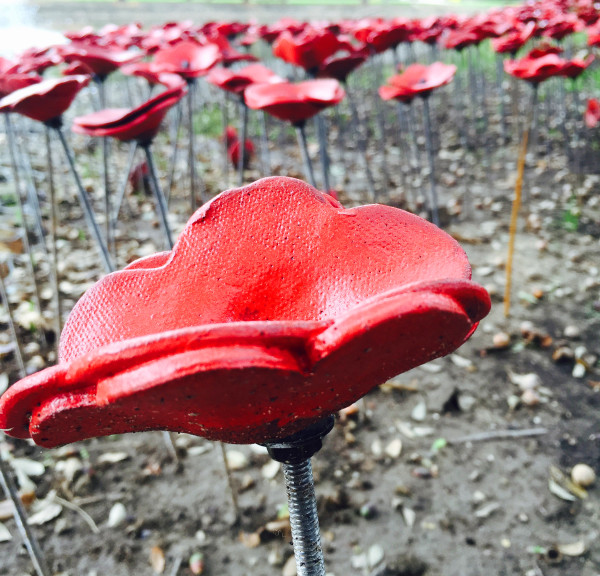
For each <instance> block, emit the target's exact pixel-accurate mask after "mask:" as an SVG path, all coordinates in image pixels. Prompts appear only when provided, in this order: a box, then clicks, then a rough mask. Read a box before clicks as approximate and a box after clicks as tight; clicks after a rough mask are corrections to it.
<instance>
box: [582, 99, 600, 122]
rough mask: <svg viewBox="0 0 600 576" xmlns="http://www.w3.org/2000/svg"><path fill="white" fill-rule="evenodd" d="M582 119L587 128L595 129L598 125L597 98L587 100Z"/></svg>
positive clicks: (599, 114)
mask: <svg viewBox="0 0 600 576" xmlns="http://www.w3.org/2000/svg"><path fill="white" fill-rule="evenodd" d="M583 119H584V121H585V125H586V126H587V127H588V128H595V127H596V126H597V125H598V122H600V100H598V99H597V98H590V99H589V100H588V102H587V107H586V109H585V114H584V116H583Z"/></svg>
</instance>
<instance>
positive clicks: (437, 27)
mask: <svg viewBox="0 0 600 576" xmlns="http://www.w3.org/2000/svg"><path fill="white" fill-rule="evenodd" d="M445 30H446V26H444V23H443V20H442V18H440V17H439V16H429V17H427V18H423V19H422V20H413V33H412V36H411V39H412V40H419V41H420V42H425V43H426V44H431V45H433V44H436V42H437V41H438V39H439V38H440V36H441V35H442V34H443V33H444V32H445Z"/></svg>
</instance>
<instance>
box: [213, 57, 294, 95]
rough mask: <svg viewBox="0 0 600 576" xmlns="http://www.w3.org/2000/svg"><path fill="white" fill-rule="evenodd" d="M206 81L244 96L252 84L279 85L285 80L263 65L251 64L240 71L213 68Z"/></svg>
mask: <svg viewBox="0 0 600 576" xmlns="http://www.w3.org/2000/svg"><path fill="white" fill-rule="evenodd" d="M206 79H207V80H208V81H209V82H210V83H211V84H214V85H215V86H218V87H219V88H222V89H223V90H227V91H228V92H233V93H234V94H242V93H243V92H244V91H245V90H246V88H248V86H251V85H252V84H277V83H279V82H285V80H284V79H283V78H281V77H279V76H277V74H275V72H273V71H272V70H269V68H267V67H266V66H263V65H262V64H250V65H249V66H246V67H245V68H241V69H239V70H230V69H228V68H213V69H212V70H211V71H210V72H209V74H208V76H207V77H206Z"/></svg>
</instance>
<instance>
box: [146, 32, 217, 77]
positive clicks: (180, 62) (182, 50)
mask: <svg viewBox="0 0 600 576" xmlns="http://www.w3.org/2000/svg"><path fill="white" fill-rule="evenodd" d="M221 59H222V56H221V51H220V50H219V47H218V46H217V45H216V44H206V45H204V46H203V45H201V44H198V43H197V42H195V41H193V40H186V41H184V42H179V43H178V44H175V46H169V47H167V48H162V49H160V50H158V52H156V53H155V54H154V65H155V66H156V69H157V70H160V71H161V72H173V73H175V74H179V75H180V76H181V77H182V78H185V79H186V80H192V79H194V78H199V77H200V76H204V75H205V74H207V73H208V71H209V70H210V69H211V68H212V67H213V66H215V65H217V64H218V63H219V62H220V61H221Z"/></svg>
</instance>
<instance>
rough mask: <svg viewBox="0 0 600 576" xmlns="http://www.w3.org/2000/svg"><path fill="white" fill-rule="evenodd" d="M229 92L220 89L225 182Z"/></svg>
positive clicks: (226, 174)
mask: <svg viewBox="0 0 600 576" xmlns="http://www.w3.org/2000/svg"><path fill="white" fill-rule="evenodd" d="M228 104H229V94H228V93H227V92H226V91H225V90H221V121H222V122H223V174H224V176H225V183H226V185H228V182H229V142H228V139H227V128H228V127H229V109H228Z"/></svg>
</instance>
